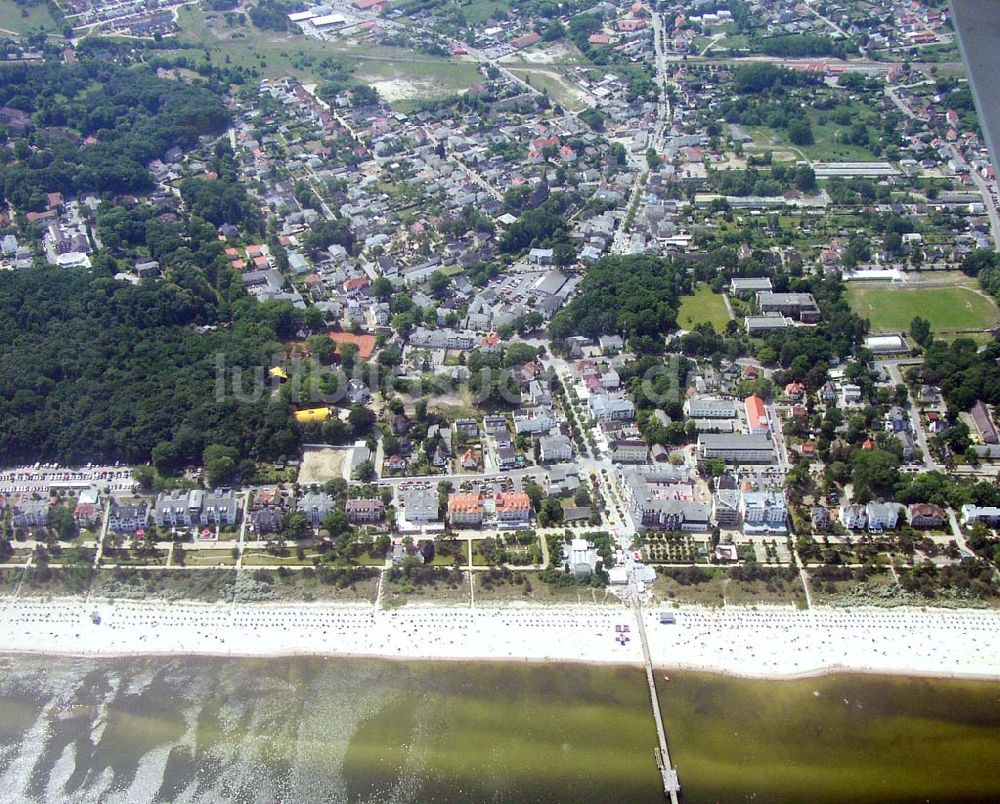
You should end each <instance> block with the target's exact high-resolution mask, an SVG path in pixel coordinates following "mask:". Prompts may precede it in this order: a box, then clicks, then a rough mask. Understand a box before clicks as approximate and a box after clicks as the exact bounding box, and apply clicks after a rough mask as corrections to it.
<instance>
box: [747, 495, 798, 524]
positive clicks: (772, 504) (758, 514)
mask: <svg viewBox="0 0 1000 804" xmlns="http://www.w3.org/2000/svg"><path fill="white" fill-rule="evenodd" d="M740 516H741V517H742V518H743V531H744V532H745V533H787V532H788V507H787V505H786V503H785V494H784V492H782V491H742V492H741V493H740Z"/></svg>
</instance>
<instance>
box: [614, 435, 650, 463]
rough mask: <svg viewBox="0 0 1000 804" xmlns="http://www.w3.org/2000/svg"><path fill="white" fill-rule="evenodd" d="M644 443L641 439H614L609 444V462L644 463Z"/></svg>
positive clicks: (645, 451)
mask: <svg viewBox="0 0 1000 804" xmlns="http://www.w3.org/2000/svg"><path fill="white" fill-rule="evenodd" d="M646 454H647V449H646V442H645V441H643V440H642V439H641V438H616V439H614V440H612V442H611V460H612V461H613V462H615V463H645V462H646Z"/></svg>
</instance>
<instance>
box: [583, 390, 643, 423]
mask: <svg viewBox="0 0 1000 804" xmlns="http://www.w3.org/2000/svg"><path fill="white" fill-rule="evenodd" d="M587 407H588V409H589V410H590V415H591V416H593V417H594V418H595V419H597V420H598V421H602V422H613V421H629V420H630V419H634V418H635V405H633V404H632V400H630V399H625V398H624V397H618V396H610V395H608V394H594V395H593V396H592V397H590V398H589V399H588V400H587Z"/></svg>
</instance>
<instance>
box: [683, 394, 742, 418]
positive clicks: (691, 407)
mask: <svg viewBox="0 0 1000 804" xmlns="http://www.w3.org/2000/svg"><path fill="white" fill-rule="evenodd" d="M684 415H685V416H687V417H688V418H689V419H735V418H736V403H735V402H734V401H733V400H732V399H714V398H712V397H697V398H695V399H688V400H686V401H685V402H684Z"/></svg>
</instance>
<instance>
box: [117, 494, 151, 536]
mask: <svg viewBox="0 0 1000 804" xmlns="http://www.w3.org/2000/svg"><path fill="white" fill-rule="evenodd" d="M148 521H149V503H147V502H146V501H145V500H139V501H136V502H131V503H119V502H116V501H115V499H114V498H112V499H111V511H110V512H109V515H108V530H109V531H110V532H111V533H114V534H115V535H116V536H131V535H132V534H134V533H135V532H136V531H137V530H140V529H142V528H144V527H146V523H147V522H148Z"/></svg>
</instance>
